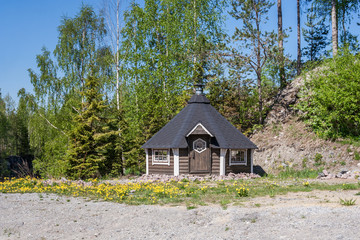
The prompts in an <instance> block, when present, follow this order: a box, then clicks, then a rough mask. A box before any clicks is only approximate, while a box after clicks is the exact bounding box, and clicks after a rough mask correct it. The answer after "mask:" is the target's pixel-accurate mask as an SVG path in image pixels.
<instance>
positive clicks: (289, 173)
mask: <svg viewBox="0 0 360 240" xmlns="http://www.w3.org/2000/svg"><path fill="white" fill-rule="evenodd" d="M321 171H322V169H319V170H316V169H308V168H305V169H302V170H295V169H293V168H290V167H286V169H285V170H284V171H282V172H279V174H278V177H279V178H282V179H286V178H317V177H318V174H319V172H321Z"/></svg>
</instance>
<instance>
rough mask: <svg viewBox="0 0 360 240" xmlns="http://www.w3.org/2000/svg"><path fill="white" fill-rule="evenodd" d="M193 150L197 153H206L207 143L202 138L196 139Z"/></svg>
mask: <svg viewBox="0 0 360 240" xmlns="http://www.w3.org/2000/svg"><path fill="white" fill-rule="evenodd" d="M193 149H194V150H195V151H197V152H198V153H201V152H203V151H205V149H206V142H205V141H204V140H202V139H201V138H198V139H196V140H195V141H194V142H193Z"/></svg>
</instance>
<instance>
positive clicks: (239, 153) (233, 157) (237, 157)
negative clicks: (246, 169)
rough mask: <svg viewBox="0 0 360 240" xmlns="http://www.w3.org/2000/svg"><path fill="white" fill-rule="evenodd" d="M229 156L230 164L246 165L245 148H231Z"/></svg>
mask: <svg viewBox="0 0 360 240" xmlns="http://www.w3.org/2000/svg"><path fill="white" fill-rule="evenodd" d="M229 155H230V156H229V158H230V161H229V163H230V166H231V165H246V164H247V157H246V150H239V149H235V150H231V151H230V154H229Z"/></svg>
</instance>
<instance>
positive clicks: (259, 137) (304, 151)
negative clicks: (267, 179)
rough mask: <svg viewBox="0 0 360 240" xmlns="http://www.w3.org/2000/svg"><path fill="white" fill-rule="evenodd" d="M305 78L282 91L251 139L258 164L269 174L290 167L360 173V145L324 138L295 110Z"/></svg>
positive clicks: (255, 160)
mask: <svg viewBox="0 0 360 240" xmlns="http://www.w3.org/2000/svg"><path fill="white" fill-rule="evenodd" d="M302 86H303V79H302V78H300V77H299V78H297V79H295V80H294V81H293V82H292V83H291V84H289V85H288V86H287V87H286V88H285V89H283V90H282V91H280V92H279V94H278V95H277V97H276V98H275V100H274V102H273V103H272V104H271V105H272V110H271V111H270V112H269V114H268V116H267V118H266V120H265V123H266V124H265V128H264V129H262V130H261V131H258V132H256V133H255V134H254V135H253V136H252V137H251V140H252V141H253V142H254V143H255V144H256V145H257V146H258V148H259V149H258V150H257V151H256V152H255V154H254V163H255V165H260V166H261V167H262V168H263V169H264V170H265V172H267V173H278V172H279V171H281V170H283V169H284V168H286V167H291V168H295V169H303V168H310V169H311V168H312V169H319V168H324V169H326V170H328V172H330V173H333V174H337V173H339V172H346V171H351V172H355V173H356V172H360V156H359V154H360V146H353V145H351V144H346V143H344V142H345V141H338V142H332V141H327V140H324V139H320V138H319V137H318V136H316V135H315V134H314V133H313V132H312V131H311V129H309V128H308V127H307V126H306V125H305V123H304V122H302V121H301V120H299V119H298V117H297V115H298V114H299V113H297V112H296V110H295V109H294V108H293V106H294V105H295V104H296V103H297V102H298V94H299V90H300V88H301V87H302Z"/></svg>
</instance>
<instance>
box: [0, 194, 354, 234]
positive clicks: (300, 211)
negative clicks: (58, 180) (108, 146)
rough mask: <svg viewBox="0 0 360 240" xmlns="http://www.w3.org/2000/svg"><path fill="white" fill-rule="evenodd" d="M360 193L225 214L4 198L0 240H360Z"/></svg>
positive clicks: (301, 197) (250, 206) (282, 201)
mask: <svg viewBox="0 0 360 240" xmlns="http://www.w3.org/2000/svg"><path fill="white" fill-rule="evenodd" d="M356 192H358V191H336V192H335V191H334V192H329V191H313V192H309V193H290V194H287V195H283V196H277V197H274V198H269V197H264V198H255V199H251V200H250V201H248V202H246V203H244V204H243V205H241V206H230V207H228V208H227V209H226V210H224V209H222V208H221V207H220V206H205V207H198V208H196V209H192V210H187V209H186V208H185V207H183V206H180V207H170V206H144V205H142V206H127V205H123V204H117V203H110V202H94V201H88V200H85V199H82V198H67V197H60V196H57V195H46V194H44V195H39V194H0V239H359V226H360V196H355V195H354V194H355V193H356ZM340 197H341V198H345V199H350V198H352V199H356V201H357V204H356V205H355V206H350V207H344V206H341V205H340V204H339V198H340Z"/></svg>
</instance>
